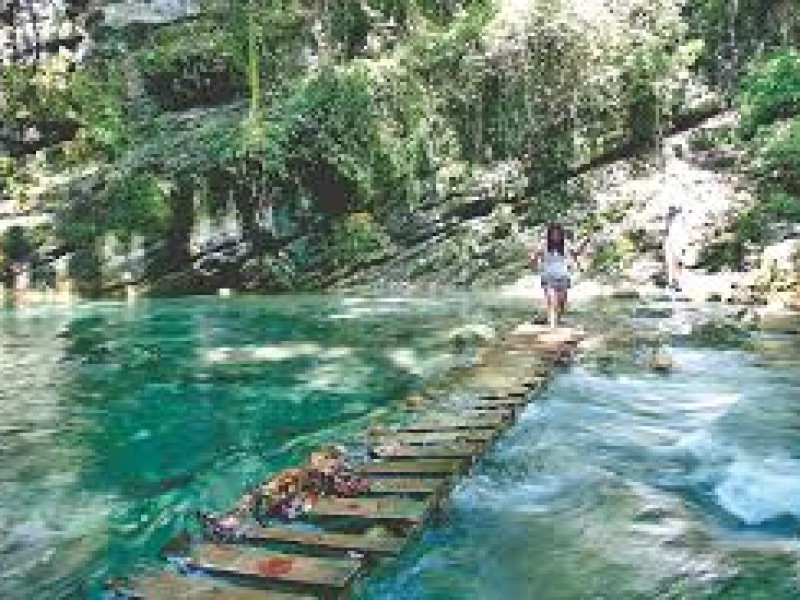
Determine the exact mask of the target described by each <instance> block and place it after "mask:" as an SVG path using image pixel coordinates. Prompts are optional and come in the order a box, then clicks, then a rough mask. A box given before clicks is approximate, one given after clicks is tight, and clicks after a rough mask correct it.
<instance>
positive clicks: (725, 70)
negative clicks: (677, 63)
mask: <svg viewBox="0 0 800 600" xmlns="http://www.w3.org/2000/svg"><path fill="white" fill-rule="evenodd" d="M798 8H800V6H798V2H797V0H737V1H736V2H731V1H730V0H689V1H688V2H687V3H686V6H685V7H684V15H685V17H686V20H687V22H688V23H689V26H690V32H691V35H692V36H694V37H697V38H698V39H701V40H703V41H704V51H703V52H702V54H701V56H700V62H699V65H700V67H701V68H702V70H703V71H704V72H705V73H706V74H707V75H708V76H709V78H710V79H711V81H712V83H715V84H721V85H723V86H726V87H728V88H729V91H733V89H734V84H735V82H736V80H737V78H738V76H739V74H740V72H741V70H742V69H743V68H744V66H745V65H747V64H748V63H749V62H750V61H751V60H752V59H753V58H756V57H758V56H759V55H760V54H761V53H763V52H764V50H769V49H775V48H779V47H784V48H785V47H787V46H790V45H792V44H793V43H794V44H795V45H796V43H797V39H798V36H800V11H799V10H798Z"/></svg>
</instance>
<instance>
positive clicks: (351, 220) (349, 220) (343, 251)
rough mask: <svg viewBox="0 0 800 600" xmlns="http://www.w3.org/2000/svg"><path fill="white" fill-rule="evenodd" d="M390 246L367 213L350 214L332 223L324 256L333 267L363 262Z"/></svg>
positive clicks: (379, 227) (387, 237)
mask: <svg viewBox="0 0 800 600" xmlns="http://www.w3.org/2000/svg"><path fill="white" fill-rule="evenodd" d="M389 246H390V240H389V236H388V235H386V233H385V232H384V231H383V229H382V228H381V226H380V225H379V224H378V223H376V222H375V220H374V219H373V218H372V215H370V214H369V213H364V212H358V213H352V214H349V215H347V216H345V217H344V218H342V219H341V220H338V221H336V222H335V223H334V225H333V227H332V230H331V236H330V238H329V239H328V240H327V248H326V254H327V256H328V259H329V260H330V261H331V262H332V263H333V265H334V266H335V267H337V268H338V267H342V266H344V265H348V264H358V263H360V262H364V261H365V260H367V259H369V258H370V257H372V256H374V255H375V254H376V253H377V252H380V251H382V250H385V249H386V248H388V247H389Z"/></svg>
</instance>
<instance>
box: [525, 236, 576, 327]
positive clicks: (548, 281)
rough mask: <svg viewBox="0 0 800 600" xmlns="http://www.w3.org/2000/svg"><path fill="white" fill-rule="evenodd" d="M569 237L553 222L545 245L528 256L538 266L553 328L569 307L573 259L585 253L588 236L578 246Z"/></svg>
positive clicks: (548, 318)
mask: <svg viewBox="0 0 800 600" xmlns="http://www.w3.org/2000/svg"><path fill="white" fill-rule="evenodd" d="M566 237H567V236H566V231H565V230H564V227H563V226H562V225H561V224H559V223H550V224H549V225H548V226H547V233H546V236H545V239H544V242H543V244H542V245H541V246H540V247H539V248H537V249H535V250H533V251H532V252H531V253H530V255H529V258H530V260H531V264H532V265H533V266H534V268H536V266H537V265H538V267H539V274H540V276H541V280H542V289H543V290H544V295H545V301H546V303H547V321H548V323H549V324H550V327H551V328H555V327H556V326H557V325H558V323H559V320H560V319H561V316H562V315H563V314H564V311H565V310H566V307H567V291H568V290H569V288H570V285H571V278H570V275H571V266H572V262H573V261H574V260H575V259H576V258H577V257H578V256H580V255H581V254H582V253H583V250H584V248H585V247H586V244H587V242H588V238H587V239H585V240H584V241H583V243H582V244H581V245H580V246H579V247H577V248H572V247H571V245H570V244H569V242H568V241H567V239H566Z"/></svg>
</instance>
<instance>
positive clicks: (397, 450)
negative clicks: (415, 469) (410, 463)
mask: <svg viewBox="0 0 800 600" xmlns="http://www.w3.org/2000/svg"><path fill="white" fill-rule="evenodd" d="M483 447H484V446H483V444H449V445H439V446H412V445H407V444H398V443H392V442H390V443H387V444H385V445H383V446H378V447H376V448H373V452H374V453H375V455H376V456H378V457H379V458H393V459H398V460H401V459H414V458H473V457H474V456H476V455H477V454H479V453H480V452H481V450H483Z"/></svg>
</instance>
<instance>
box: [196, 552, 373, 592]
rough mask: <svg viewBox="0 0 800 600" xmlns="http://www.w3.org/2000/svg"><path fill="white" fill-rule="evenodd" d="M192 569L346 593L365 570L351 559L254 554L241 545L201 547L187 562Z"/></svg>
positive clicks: (275, 553)
mask: <svg viewBox="0 0 800 600" xmlns="http://www.w3.org/2000/svg"><path fill="white" fill-rule="evenodd" d="M187 564H188V566H189V567H191V568H194V569H198V570H200V571H205V572H207V573H212V574H217V575H226V576H232V577H242V578H251V579H255V580H259V581H264V582H269V581H271V582H282V583H292V584H296V585H302V586H311V587H318V588H328V589H336V590H343V589H345V588H346V587H347V586H349V585H350V583H352V581H353V580H354V579H355V577H356V575H358V572H359V570H360V569H361V567H362V562H361V561H360V560H356V559H352V558H317V557H311V556H301V555H299V554H282V553H278V552H264V551H257V552H253V551H250V550H249V549H244V548H240V547H238V546H222V545H219V544H201V545H200V546H198V547H197V548H195V550H194V551H193V552H192V554H191V556H190V557H189V558H188V560H187Z"/></svg>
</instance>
